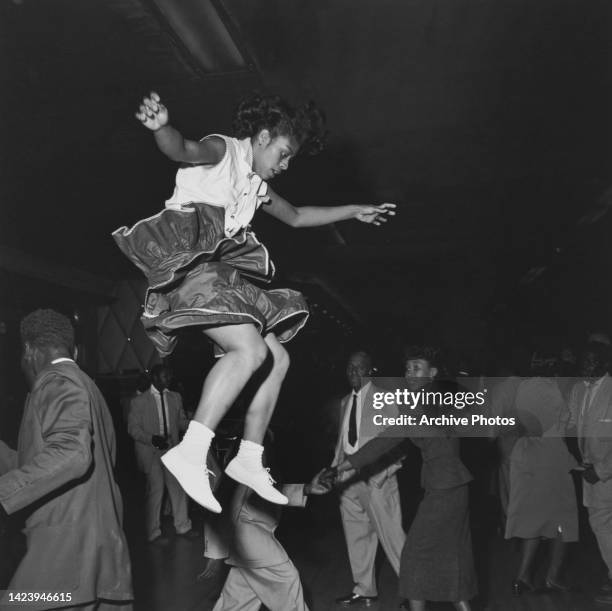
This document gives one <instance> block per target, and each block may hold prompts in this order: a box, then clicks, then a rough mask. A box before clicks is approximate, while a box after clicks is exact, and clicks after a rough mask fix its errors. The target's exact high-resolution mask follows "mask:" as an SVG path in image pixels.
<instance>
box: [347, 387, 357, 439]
mask: <svg viewBox="0 0 612 611" xmlns="http://www.w3.org/2000/svg"><path fill="white" fill-rule="evenodd" d="M348 442H349V443H350V444H351V445H352V446H354V445H355V444H356V443H357V394H356V393H353V404H352V405H351V413H350V415H349V430H348Z"/></svg>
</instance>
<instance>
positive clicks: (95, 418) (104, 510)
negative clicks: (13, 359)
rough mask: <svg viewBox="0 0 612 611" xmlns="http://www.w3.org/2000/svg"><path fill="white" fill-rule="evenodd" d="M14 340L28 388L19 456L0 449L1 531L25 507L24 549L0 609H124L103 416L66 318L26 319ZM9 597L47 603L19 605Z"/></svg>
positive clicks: (120, 536)
mask: <svg viewBox="0 0 612 611" xmlns="http://www.w3.org/2000/svg"><path fill="white" fill-rule="evenodd" d="M21 337H22V341H23V358H22V365H23V369H24V372H25V373H26V376H27V377H28V378H29V379H31V380H33V383H32V388H31V392H30V394H29V396H28V398H27V401H26V405H25V410H24V413H23V418H22V421H21V427H20V430H19V443H18V449H17V452H14V451H12V450H10V448H8V446H6V444H3V443H2V442H0V530H2V523H3V522H4V521H5V520H6V516H7V514H13V513H15V512H17V511H19V510H22V509H25V510H26V511H27V517H26V528H25V533H26V539H27V551H26V554H25V556H24V557H23V559H22V560H21V563H20V564H19V567H18V568H17V571H16V573H15V575H14V576H13V579H12V581H11V583H10V585H9V591H8V593H5V597H4V598H3V600H2V601H1V602H0V606H2V608H5V607H4V605H7V606H8V607H10V608H12V607H14V606H15V605H19V604H22V605H25V606H27V607H28V608H31V609H55V608H57V607H62V608H66V609H68V608H70V609H72V608H75V607H76V608H78V609H82V610H87V611H93V610H94V609H95V610H96V611H101V610H102V609H104V610H107V609H117V610H118V609H119V608H121V609H123V610H125V609H131V604H130V600H131V599H132V580H131V569H130V559H129V554H128V547H127V543H126V540H125V535H124V533H123V529H122V524H121V523H122V516H123V506H122V501H121V493H120V492H119V487H118V486H117V484H116V482H115V479H114V475H113V469H114V467H115V431H114V429H113V423H112V419H111V415H110V413H109V411H108V408H107V406H106V403H105V401H104V399H103V397H102V395H101V393H100V391H99V390H98V388H97V387H96V385H95V384H94V383H93V382H92V380H91V379H90V378H89V377H88V376H87V375H85V373H83V372H82V371H81V369H80V368H79V366H78V365H77V364H76V363H75V362H74V360H73V358H72V357H73V353H74V330H73V328H72V325H71V324H70V321H69V320H68V319H67V318H66V317H65V316H62V315H61V314H59V313H58V312H55V311H53V310H37V311H35V312H32V313H31V314H29V315H28V316H26V317H25V318H24V319H23V321H22V323H21ZM11 591H12V592H18V593H19V592H25V593H28V592H30V593H32V592H38V593H44V594H45V595H49V596H50V598H49V599H47V600H45V601H42V602H38V603H37V604H34V603H30V602H27V601H24V602H21V603H19V602H15V601H11V600H10V598H9V594H10V592H11ZM11 602H12V604H11Z"/></svg>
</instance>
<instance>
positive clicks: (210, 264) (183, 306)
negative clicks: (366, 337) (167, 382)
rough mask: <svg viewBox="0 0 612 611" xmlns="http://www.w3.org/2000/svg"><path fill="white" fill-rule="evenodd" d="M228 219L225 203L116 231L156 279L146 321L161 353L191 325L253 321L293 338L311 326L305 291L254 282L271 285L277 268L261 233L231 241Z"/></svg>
mask: <svg viewBox="0 0 612 611" xmlns="http://www.w3.org/2000/svg"><path fill="white" fill-rule="evenodd" d="M224 222H225V210H224V208H221V207H218V206H211V205H209V204H189V205H188V206H184V207H183V208H182V209H179V210H176V209H165V210H163V211H162V212H160V213H159V214H156V215H155V216H153V217H150V218H148V219H144V220H142V221H139V222H138V223H136V224H135V225H134V226H133V227H132V228H130V229H128V228H127V227H121V228H119V229H117V230H116V231H115V232H114V233H113V238H114V239H115V241H116V242H117V244H118V246H119V248H121V250H122V251H123V253H124V254H125V255H126V256H127V257H128V258H129V259H130V261H132V262H133V263H134V264H135V265H136V266H137V267H138V268H139V269H140V270H141V271H142V272H143V273H144V274H145V276H146V277H147V280H148V281H149V287H148V289H147V292H146V295H145V303H144V312H143V316H142V322H143V325H144V327H145V329H146V331H147V334H148V335H149V337H150V338H151V340H152V341H153V343H154V345H155V347H156V348H157V350H158V352H159V353H160V355H161V356H167V355H168V354H170V353H171V352H172V350H173V349H174V346H175V344H176V336H175V332H176V331H177V330H178V329H181V328H184V327H192V326H199V327H202V328H207V327H208V328H210V327H219V326H223V325H230V324H244V323H252V324H254V325H255V326H256V327H257V328H258V330H259V332H260V333H261V334H266V333H269V332H273V333H274V334H275V335H276V336H277V338H278V339H279V341H281V342H287V341H289V340H290V339H291V338H293V337H294V336H295V334H296V333H297V332H298V331H299V330H300V329H301V328H302V327H303V326H304V324H305V323H306V320H307V318H308V306H307V305H306V301H305V299H304V297H303V296H302V294H301V293H299V292H297V291H294V290H292V289H272V290H265V289H263V288H260V287H259V286H257V284H254V283H253V282H250V281H249V279H252V280H255V281H259V282H270V280H271V279H272V277H273V276H274V265H273V263H272V261H271V260H270V256H269V254H268V251H267V250H266V248H265V246H264V245H263V244H261V243H260V242H259V241H258V240H257V238H256V237H255V234H254V233H252V232H251V231H248V230H243V231H241V232H240V233H238V234H236V235H235V236H233V237H231V238H228V237H226V236H225V234H224Z"/></svg>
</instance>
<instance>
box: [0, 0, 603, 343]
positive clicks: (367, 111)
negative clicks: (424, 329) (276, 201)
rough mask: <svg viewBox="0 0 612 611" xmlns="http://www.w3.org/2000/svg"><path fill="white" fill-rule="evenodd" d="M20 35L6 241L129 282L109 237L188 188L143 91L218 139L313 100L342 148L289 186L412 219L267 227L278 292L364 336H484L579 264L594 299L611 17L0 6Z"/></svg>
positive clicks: (540, 0) (190, 131)
mask: <svg viewBox="0 0 612 611" xmlns="http://www.w3.org/2000/svg"><path fill="white" fill-rule="evenodd" d="M0 28H1V29H0V66H1V74H0V78H1V81H0V83H1V91H2V94H1V96H0V100H1V102H0V103H1V109H2V112H1V114H0V141H1V142H2V149H1V151H0V155H1V172H2V180H1V184H0V197H1V201H2V223H1V225H2V229H1V231H2V233H1V236H0V244H1V245H3V246H8V247H11V248H16V249H19V250H21V251H23V252H26V253H28V254H29V255H33V256H39V257H43V258H44V259H45V260H48V261H53V262H56V263H61V264H68V265H71V266H72V267H75V268H79V269H81V270H84V271H89V272H91V273H94V274H96V275H98V276H104V277H114V276H120V275H122V274H125V273H129V272H130V271H131V270H130V268H129V265H127V262H125V261H123V259H122V255H121V254H120V253H119V252H118V250H117V249H116V247H115V246H114V243H113V241H112V240H111V238H110V233H111V231H113V230H114V229H115V228H117V227H118V226H120V225H124V224H126V225H129V224H131V223H133V222H134V221H136V220H138V219H140V218H142V217H145V216H150V215H151V214H154V213H155V212H157V211H158V210H160V209H161V206H162V205H163V201H164V199H165V198H166V197H167V196H168V195H169V194H170V192H171V189H172V184H173V175H174V172H175V171H176V166H175V165H174V164H172V163H171V162H170V161H168V160H167V159H165V158H164V157H163V156H162V155H161V154H160V153H159V152H158V151H157V149H156V147H155V144H154V141H153V139H152V137H151V135H150V134H149V133H148V132H147V131H146V130H144V129H143V128H142V127H141V126H140V125H139V124H138V122H137V121H136V120H135V119H134V117H133V113H134V111H135V110H136V107H137V105H138V103H139V99H140V98H141V96H142V95H143V94H144V93H146V92H148V91H150V90H151V89H155V90H156V91H158V92H159V93H160V94H161V95H162V96H163V99H164V101H165V102H166V104H167V106H168V107H169V109H170V112H171V118H172V122H173V124H175V125H176V126H177V127H178V128H180V129H181V130H183V131H184V133H185V134H186V135H188V136H191V137H200V136H202V135H204V134H206V133H210V132H219V131H220V132H228V130H229V126H230V118H231V111H232V108H233V107H234V105H235V104H236V102H237V101H238V99H239V98H240V97H241V95H242V94H244V93H246V92H248V91H250V90H252V89H253V88H260V89H265V90H270V91H276V92H280V93H282V94H284V95H286V96H287V97H289V98H291V99H294V100H299V99H300V98H303V97H312V98H314V99H315V100H316V101H317V102H318V103H319V105H320V106H322V107H323V108H324V109H325V111H326V113H327V117H328V123H329V128H330V134H331V137H330V144H329V147H328V149H327V150H326V151H325V152H324V153H323V154H321V155H320V156H318V157H316V158H304V159H298V160H296V161H295V162H294V164H293V167H292V169H291V171H290V172H289V173H288V174H287V175H286V176H283V177H281V178H280V179H278V182H277V184H275V185H274V186H275V189H277V190H278V191H279V192H280V193H282V194H283V195H285V196H286V197H287V198H288V199H290V200H291V201H293V202H294V203H296V204H309V203H313V204H319V205H326V204H336V203H349V202H369V201H395V202H397V204H398V206H399V209H398V216H397V218H396V219H395V220H394V221H393V222H392V223H390V224H389V225H388V226H386V227H384V228H380V229H377V228H373V227H371V226H365V225H361V224H359V223H357V222H347V223H342V224H339V225H338V226H337V227H335V228H326V229H316V230H315V229H313V230H302V231H293V230H290V229H289V228H284V227H282V226H280V225H279V224H278V223H277V222H275V221H273V220H272V219H269V218H267V217H266V215H260V216H261V217H264V218H258V220H257V221H256V225H255V228H256V230H257V231H258V233H259V234H260V236H261V237H262V238H263V239H264V240H265V241H266V242H267V243H268V244H269V245H270V247H271V250H272V254H273V256H274V258H275V260H276V262H277V264H278V267H279V268H280V273H281V275H285V276H291V277H293V278H308V279H310V280H314V281H316V282H319V283H320V284H321V285H322V286H325V287H327V289H328V290H329V292H330V294H333V295H335V297H336V298H337V299H338V301H340V302H344V303H345V304H346V305H347V307H348V308H349V309H351V310H352V311H353V312H354V313H355V315H356V316H357V317H359V318H361V319H362V320H363V321H365V322H369V323H372V324H379V323H380V321H381V320H382V321H384V322H385V324H392V323H393V324H397V323H398V322H400V323H401V324H406V325H408V326H412V327H413V328H416V327H419V326H423V325H427V324H430V323H431V324H432V325H434V326H435V325H438V326H440V325H442V327H445V328H449V329H450V328H454V329H455V330H456V329H457V327H462V328H463V329H469V330H470V331H469V332H468V331H464V333H474V332H475V330H476V329H477V328H478V325H479V324H481V323H482V320H485V318H486V316H491V315H494V314H491V312H496V311H498V310H500V309H501V310H504V309H506V310H507V309H508V308H513V307H515V305H516V304H515V303H514V301H513V299H515V297H516V295H517V294H519V293H520V294H524V295H525V299H526V300H527V302H529V300H530V299H534V298H535V297H534V295H535V296H537V298H538V299H543V300H544V301H542V304H543V307H550V302H551V299H552V300H553V301H554V298H551V291H553V293H552V294H553V295H554V291H555V290H560V289H559V287H562V286H564V282H563V275H564V273H565V270H567V269H569V268H568V262H569V261H572V262H573V263H572V265H573V267H572V269H573V270H574V271H573V272H572V273H573V274H574V276H572V278H576V279H581V282H582V283H583V284H584V285H586V286H587V288H588V287H591V290H592V286H593V284H592V283H591V282H590V281H589V280H587V279H586V278H588V277H589V276H588V274H587V273H585V270H586V269H591V270H593V269H594V265H593V261H599V263H600V264H601V261H602V260H604V259H605V260H606V261H609V260H610V259H611V258H610V256H609V255H610V254H611V253H610V252H609V251H610V248H609V247H608V246H607V243H608V240H607V239H606V238H607V235H608V233H607V232H608V231H609V229H610V227H609V226H608V225H609V221H608V219H607V216H606V215H605V214H604V215H603V218H598V219H597V221H596V222H594V223H589V222H585V221H583V222H582V224H580V219H583V217H585V215H591V214H597V213H598V211H599V210H601V211H602V212H604V211H605V209H606V208H605V206H606V205H607V201H608V200H607V198H606V197H605V196H603V197H602V195H604V193H605V191H606V189H607V188H608V187H609V186H610V184H612V180H610V178H611V165H610V161H611V155H610V152H611V148H610V142H611V138H610V136H611V134H610V125H609V117H610V114H611V113H610V109H611V108H612V105H611V102H612V99H611V97H612V96H611V93H612V70H611V68H612V65H611V59H612V54H611V53H612V49H611V42H610V41H611V40H612V38H611V37H610V32H611V31H612V6H611V5H610V2H609V1H608V0H589V2H585V1H584V0H537V1H534V0H496V1H495V2H491V1H485V0H326V1H324V0H257V1H256V0H210V1H209V0H181V1H179V0H105V1H100V0H87V1H86V2H84V1H83V0H44V1H43V0H13V1H7V0H0ZM597 232H599V233H597ZM596 236H599V237H598V238H597V239H595V237H596ZM594 242H595V243H597V244H599V245H600V249H599V250H595V251H594V250H592V244H593V243H594ZM576 261H582V264H581V266H578V267H576ZM540 265H541V266H544V267H545V268H546V270H545V272H544V274H542V275H540V276H539V277H538V278H536V279H534V280H533V282H531V283H530V284H531V285H534V284H535V285H537V284H538V283H540V284H539V287H540V288H537V286H536V288H535V289H533V290H532V292H531V293H527V294H525V293H521V291H522V290H523V289H521V286H523V285H521V278H523V279H525V277H526V276H525V274H527V273H528V271H529V270H530V269H533V268H534V267H538V266H540ZM570 267H571V266H570ZM595 269H596V274H595V276H596V278H598V277H601V274H602V273H604V271H605V272H607V271H608V268H607V267H596V268H595ZM532 276H534V278H535V274H533V273H532ZM546 277H548V278H549V280H546V279H545V278H546ZM543 278H544V279H543ZM547 282H548V284H547ZM550 287H553V288H550ZM555 287H556V288H555ZM546 299H548V301H546ZM572 303H573V302H572ZM609 303H610V300H609V299H608V301H606V300H604V305H602V306H601V307H599V309H597V316H600V317H603V318H605V316H606V315H607V310H606V307H607V306H606V305H605V304H609ZM517 307H518V306H517ZM525 307H527V306H525ZM569 307H570V306H568V308H569ZM571 307H577V304H575V305H573V306H571ZM496 308H497V309H496ZM527 309H528V308H527ZM524 311H527V310H524ZM567 313H568V310H567V309H566V312H565V314H567ZM565 314H564V315H565ZM483 317H484V318H483ZM603 318H602V323H606V324H607V321H606V320H603ZM430 319H432V320H433V319H435V321H434V322H432V321H431V320H430ZM561 319H562V317H561ZM445 321H446V322H445ZM456 332H457V333H459V331H456Z"/></svg>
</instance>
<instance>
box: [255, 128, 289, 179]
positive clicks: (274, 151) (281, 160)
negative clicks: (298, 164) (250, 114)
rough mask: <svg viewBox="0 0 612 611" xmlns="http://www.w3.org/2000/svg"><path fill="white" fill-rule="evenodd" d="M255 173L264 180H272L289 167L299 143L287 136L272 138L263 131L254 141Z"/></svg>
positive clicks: (268, 133) (267, 132)
mask: <svg viewBox="0 0 612 611" xmlns="http://www.w3.org/2000/svg"><path fill="white" fill-rule="evenodd" d="M252 144H253V171H254V172H256V173H257V174H258V175H259V176H260V177H261V178H262V179H263V180H271V179H272V178H274V177H275V176H278V175H279V174H280V173H281V172H284V171H285V170H286V169H287V168H288V167H289V162H290V161H291V160H292V159H293V157H295V155H296V153H297V152H298V148H299V147H298V145H297V142H295V140H294V139H293V138H288V137H287V136H276V137H275V138H272V137H271V135H270V132H269V131H268V130H267V129H262V130H261V131H260V132H259V134H257V135H256V136H255V138H254V139H253V142H252Z"/></svg>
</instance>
